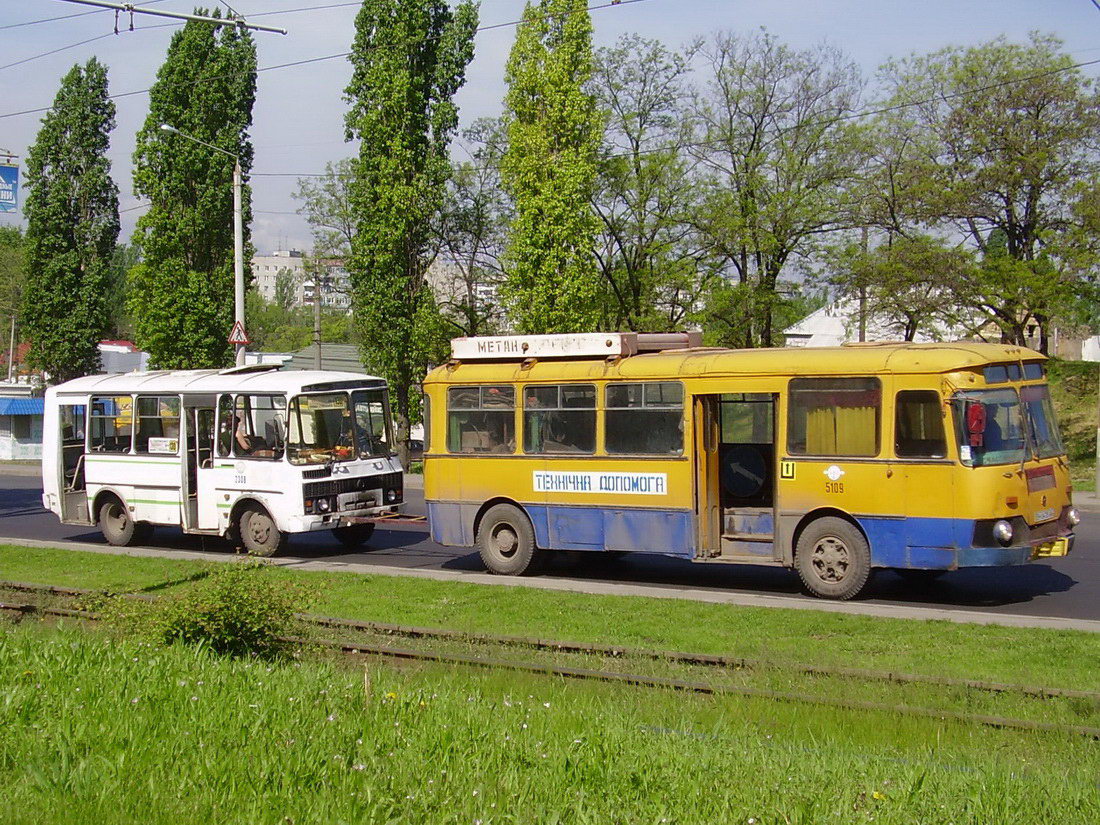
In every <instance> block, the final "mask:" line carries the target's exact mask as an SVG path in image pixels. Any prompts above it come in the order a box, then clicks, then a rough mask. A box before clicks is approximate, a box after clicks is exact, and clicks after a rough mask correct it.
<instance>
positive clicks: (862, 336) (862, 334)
mask: <svg viewBox="0 0 1100 825" xmlns="http://www.w3.org/2000/svg"><path fill="white" fill-rule="evenodd" d="M862 236H863V237H862V239H861V245H862V247H863V254H864V255H865V256H866V255H867V227H866V226H865V227H863V233H862ZM859 340H860V343H862V342H864V341H866V340H867V285H866V284H865V283H863V280H862V279H860V283H859Z"/></svg>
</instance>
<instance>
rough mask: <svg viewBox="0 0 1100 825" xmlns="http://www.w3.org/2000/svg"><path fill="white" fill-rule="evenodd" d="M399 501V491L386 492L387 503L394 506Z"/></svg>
mask: <svg viewBox="0 0 1100 825" xmlns="http://www.w3.org/2000/svg"><path fill="white" fill-rule="evenodd" d="M395 501H397V490H386V503H387V504H393V503H394V502H395Z"/></svg>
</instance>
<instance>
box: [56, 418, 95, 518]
mask: <svg viewBox="0 0 1100 825" xmlns="http://www.w3.org/2000/svg"><path fill="white" fill-rule="evenodd" d="M86 415H87V406H86V405H85V404H62V405H61V406H60V407H58V422H59V426H60V431H59V432H58V438H57V443H58V445H59V448H60V449H59V455H58V460H59V462H60V464H61V466H60V467H58V472H59V474H60V480H61V484H60V486H59V489H60V490H61V521H62V522H64V523H65V524H91V523H92V518H91V514H90V513H89V512H88V489H87V486H86V484H85V481H84V428H85V422H86V420H87V418H86Z"/></svg>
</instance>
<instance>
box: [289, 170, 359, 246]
mask: <svg viewBox="0 0 1100 825" xmlns="http://www.w3.org/2000/svg"><path fill="white" fill-rule="evenodd" d="M354 178H355V162H354V160H352V159H351V158H344V159H343V160H339V161H337V162H336V163H326V164H325V173H324V175H322V176H321V177H319V178H299V179H298V189H297V191H296V192H295V193H294V197H295V198H296V199H297V200H299V201H301V203H302V205H301V207H299V209H298V214H300V215H304V216H305V218H306V220H307V221H308V222H309V225H310V228H311V229H312V230H313V256H314V257H317V258H346V257H347V256H348V255H350V254H351V245H352V240H353V239H354V238H355V226H356V223H358V217H357V215H356V214H355V210H354V209H353V207H352V203H351V200H352V196H351V186H352V181H353V180H354Z"/></svg>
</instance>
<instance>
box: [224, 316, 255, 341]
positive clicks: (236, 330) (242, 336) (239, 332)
mask: <svg viewBox="0 0 1100 825" xmlns="http://www.w3.org/2000/svg"><path fill="white" fill-rule="evenodd" d="M229 343H231V344H241V345H244V344H249V343H251V342H250V341H249V340H248V335H247V334H246V333H245V331H244V324H242V323H241V322H240V321H235V322H234V323H233V331H232V332H230V333H229Z"/></svg>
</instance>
